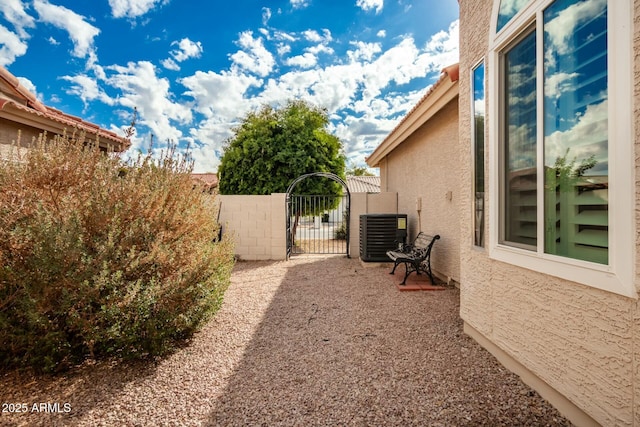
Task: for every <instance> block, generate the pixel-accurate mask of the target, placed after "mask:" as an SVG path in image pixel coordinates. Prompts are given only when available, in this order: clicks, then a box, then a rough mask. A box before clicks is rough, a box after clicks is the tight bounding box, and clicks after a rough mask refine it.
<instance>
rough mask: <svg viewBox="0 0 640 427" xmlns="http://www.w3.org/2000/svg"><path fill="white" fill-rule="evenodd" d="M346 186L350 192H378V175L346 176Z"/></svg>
mask: <svg viewBox="0 0 640 427" xmlns="http://www.w3.org/2000/svg"><path fill="white" fill-rule="evenodd" d="M347 188H348V189H349V192H350V193H379V192H380V177H379V176H353V175H352V176H347Z"/></svg>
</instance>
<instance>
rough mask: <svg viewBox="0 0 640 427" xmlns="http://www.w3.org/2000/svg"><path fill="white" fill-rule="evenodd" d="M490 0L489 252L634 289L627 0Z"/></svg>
mask: <svg viewBox="0 0 640 427" xmlns="http://www.w3.org/2000/svg"><path fill="white" fill-rule="evenodd" d="M496 5H497V6H494V7H497V8H498V10H497V13H496V15H494V16H496V17H497V18H496V19H497V22H496V27H495V28H496V36H495V38H494V46H493V48H492V55H491V61H493V65H492V66H491V67H490V69H491V70H492V73H493V75H492V76H491V78H490V82H493V86H492V91H491V94H492V95H491V96H490V98H489V101H490V106H491V108H492V111H493V112H494V114H493V116H494V117H497V118H498V119H497V120H495V121H494V123H493V124H492V128H491V129H490V133H489V136H490V145H491V147H493V148H494V149H493V150H492V152H493V153H495V156H494V157H492V158H490V171H491V174H492V175H491V177H492V184H491V185H492V188H495V191H492V192H491V193H490V194H491V195H492V199H491V200H490V209H491V210H492V211H493V213H490V215H489V216H490V218H492V227H491V229H492V236H491V238H492V244H491V247H492V249H491V255H492V256H493V257H494V258H498V259H501V260H504V261H507V262H511V263H515V264H520V265H522V266H524V267H527V268H530V269H534V270H537V271H542V272H545V273H548V274H553V275H556V276H559V277H563V278H566V279H569V280H574V281H578V282H581V283H585V284H588V285H591V286H594V287H598V288H602V289H607V290H611V291H614V292H617V293H621V294H625V295H629V296H635V289H634V286H633V264H634V255H633V253H634V243H633V238H632V237H629V236H628V235H629V234H633V233H630V231H631V230H633V227H634V222H633V207H632V202H631V200H634V191H633V188H634V185H633V173H634V169H633V168H634V165H633V161H632V160H630V158H627V157H629V156H631V157H633V154H632V146H633V139H632V125H631V123H632V119H631V111H632V110H633V108H632V99H631V95H630V93H631V92H632V87H633V86H632V73H631V69H632V67H631V58H630V56H631V55H630V52H631V46H630V43H631V42H630V40H632V36H631V30H630V29H631V27H632V25H631V22H630V20H631V18H630V16H632V8H631V1H630V0H609V1H607V0H555V1H552V0H537V1H536V0H532V1H529V0H522V1H519V0H502V1H497V2H496ZM610 46H616V49H610ZM610 101H611V102H610ZM614 164H616V165H618V167H613V165H614ZM610 189H611V191H610ZM494 193H495V195H494ZM625 229H626V231H625Z"/></svg>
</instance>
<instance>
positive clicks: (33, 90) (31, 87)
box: [16, 77, 42, 101]
mask: <svg viewBox="0 0 640 427" xmlns="http://www.w3.org/2000/svg"><path fill="white" fill-rule="evenodd" d="M16 78H17V79H18V81H19V82H20V84H21V85H22V86H23V87H24V88H25V89H27V90H28V91H29V92H31V93H32V94H34V95H35V96H36V98H38V99H39V100H40V101H42V94H41V93H38V90H37V89H36V85H34V84H33V82H32V81H31V80H29V79H28V78H26V77H16Z"/></svg>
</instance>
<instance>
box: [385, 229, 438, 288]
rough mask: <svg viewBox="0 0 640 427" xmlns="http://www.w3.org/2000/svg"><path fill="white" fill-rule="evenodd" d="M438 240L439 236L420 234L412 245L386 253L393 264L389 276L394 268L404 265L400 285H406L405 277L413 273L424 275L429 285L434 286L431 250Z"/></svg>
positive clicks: (393, 271)
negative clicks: (429, 281) (426, 276)
mask: <svg viewBox="0 0 640 427" xmlns="http://www.w3.org/2000/svg"><path fill="white" fill-rule="evenodd" d="M439 238H440V235H439V234H436V235H435V236H430V235H428V234H425V233H423V232H420V233H418V235H417V236H416V238H415V240H414V241H413V243H410V244H407V245H404V246H403V247H402V249H399V250H394V251H387V256H388V257H389V258H390V259H391V260H392V261H393V262H394V265H393V270H391V273H389V274H394V273H395V271H396V267H398V265H399V264H404V268H405V273H404V279H403V280H402V283H401V285H406V282H407V277H409V275H410V274H411V273H413V272H414V271H415V272H416V274H420V273H421V272H422V273H426V274H427V275H428V276H429V279H431V283H433V284H435V281H434V280H433V273H432V272H431V249H432V248H433V244H434V243H435V242H436V240H438V239H439Z"/></svg>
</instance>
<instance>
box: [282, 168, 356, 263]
mask: <svg viewBox="0 0 640 427" xmlns="http://www.w3.org/2000/svg"><path fill="white" fill-rule="evenodd" d="M314 177H319V178H328V179H332V180H334V181H336V182H337V183H339V184H341V185H342V188H343V189H344V191H343V194H342V195H340V196H336V195H317V194H316V195H310V194H296V192H295V189H296V186H297V185H298V184H299V183H300V182H301V181H303V180H305V179H312V178H314ZM286 205H287V206H286V209H287V259H288V258H289V257H290V256H291V255H296V254H345V255H347V257H349V215H350V205H351V194H350V193H349V188H347V184H346V183H345V182H344V180H342V179H341V178H340V177H339V176H337V175H336V174H333V173H327V172H314V173H309V174H306V175H301V176H299V177H298V178H296V179H295V180H293V181H292V182H291V184H290V185H289V188H288V189H287V196H286Z"/></svg>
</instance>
